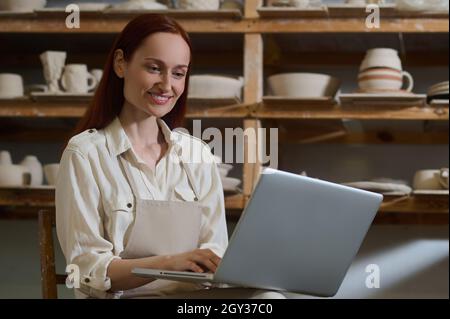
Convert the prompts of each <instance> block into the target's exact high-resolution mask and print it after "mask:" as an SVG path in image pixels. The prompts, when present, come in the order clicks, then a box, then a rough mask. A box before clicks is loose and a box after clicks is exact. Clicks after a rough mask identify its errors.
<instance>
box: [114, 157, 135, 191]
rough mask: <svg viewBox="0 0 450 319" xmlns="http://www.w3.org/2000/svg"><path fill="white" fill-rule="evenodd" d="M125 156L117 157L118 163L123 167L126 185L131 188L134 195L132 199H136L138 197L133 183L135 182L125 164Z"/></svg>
mask: <svg viewBox="0 0 450 319" xmlns="http://www.w3.org/2000/svg"><path fill="white" fill-rule="evenodd" d="M125 154H126V153H123V154H120V155H118V156H119V161H120V163H121V164H122V167H123V169H124V171H125V177H126V179H127V181H128V184H129V185H130V187H131V190H132V191H133V195H134V197H136V198H137V197H138V195H139V192H138V187H137V185H136V183H135V181H134V179H133V176H132V175H131V172H130V169H129V167H128V165H129V164H128V163H126V162H125V158H124V155H125Z"/></svg>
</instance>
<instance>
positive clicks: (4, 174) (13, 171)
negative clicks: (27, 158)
mask: <svg viewBox="0 0 450 319" xmlns="http://www.w3.org/2000/svg"><path fill="white" fill-rule="evenodd" d="M30 182H31V174H30V172H29V170H28V169H27V168H26V167H24V166H21V165H13V164H7V165H0V186H3V187H15V186H24V185H30Z"/></svg>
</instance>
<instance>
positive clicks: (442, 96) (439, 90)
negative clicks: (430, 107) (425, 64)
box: [427, 81, 448, 102]
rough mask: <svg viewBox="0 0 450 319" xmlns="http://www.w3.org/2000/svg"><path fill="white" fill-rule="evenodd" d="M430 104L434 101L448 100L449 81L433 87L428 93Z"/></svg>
mask: <svg viewBox="0 0 450 319" xmlns="http://www.w3.org/2000/svg"><path fill="white" fill-rule="evenodd" d="M427 100H428V102H430V101H432V100H448V81H444V82H440V83H437V84H434V85H432V86H431V87H430V88H429V89H428V91H427Z"/></svg>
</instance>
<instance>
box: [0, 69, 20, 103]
mask: <svg viewBox="0 0 450 319" xmlns="http://www.w3.org/2000/svg"><path fill="white" fill-rule="evenodd" d="M22 96H23V80H22V76H20V75H19V74H14V73H0V98H3V99H12V98H16V97H22Z"/></svg>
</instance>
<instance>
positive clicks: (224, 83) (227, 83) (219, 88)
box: [189, 74, 244, 99]
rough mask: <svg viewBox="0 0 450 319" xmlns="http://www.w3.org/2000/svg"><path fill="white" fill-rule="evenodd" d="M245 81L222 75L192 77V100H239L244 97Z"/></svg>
mask: <svg viewBox="0 0 450 319" xmlns="http://www.w3.org/2000/svg"><path fill="white" fill-rule="evenodd" d="M243 85H244V79H243V78H242V77H240V78H238V79H236V78H232V77H227V76H221V75H209V74H204V75H192V76H191V77H190V79H189V97H191V98H194V97H195V98H239V99H241V97H242V86H243Z"/></svg>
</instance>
